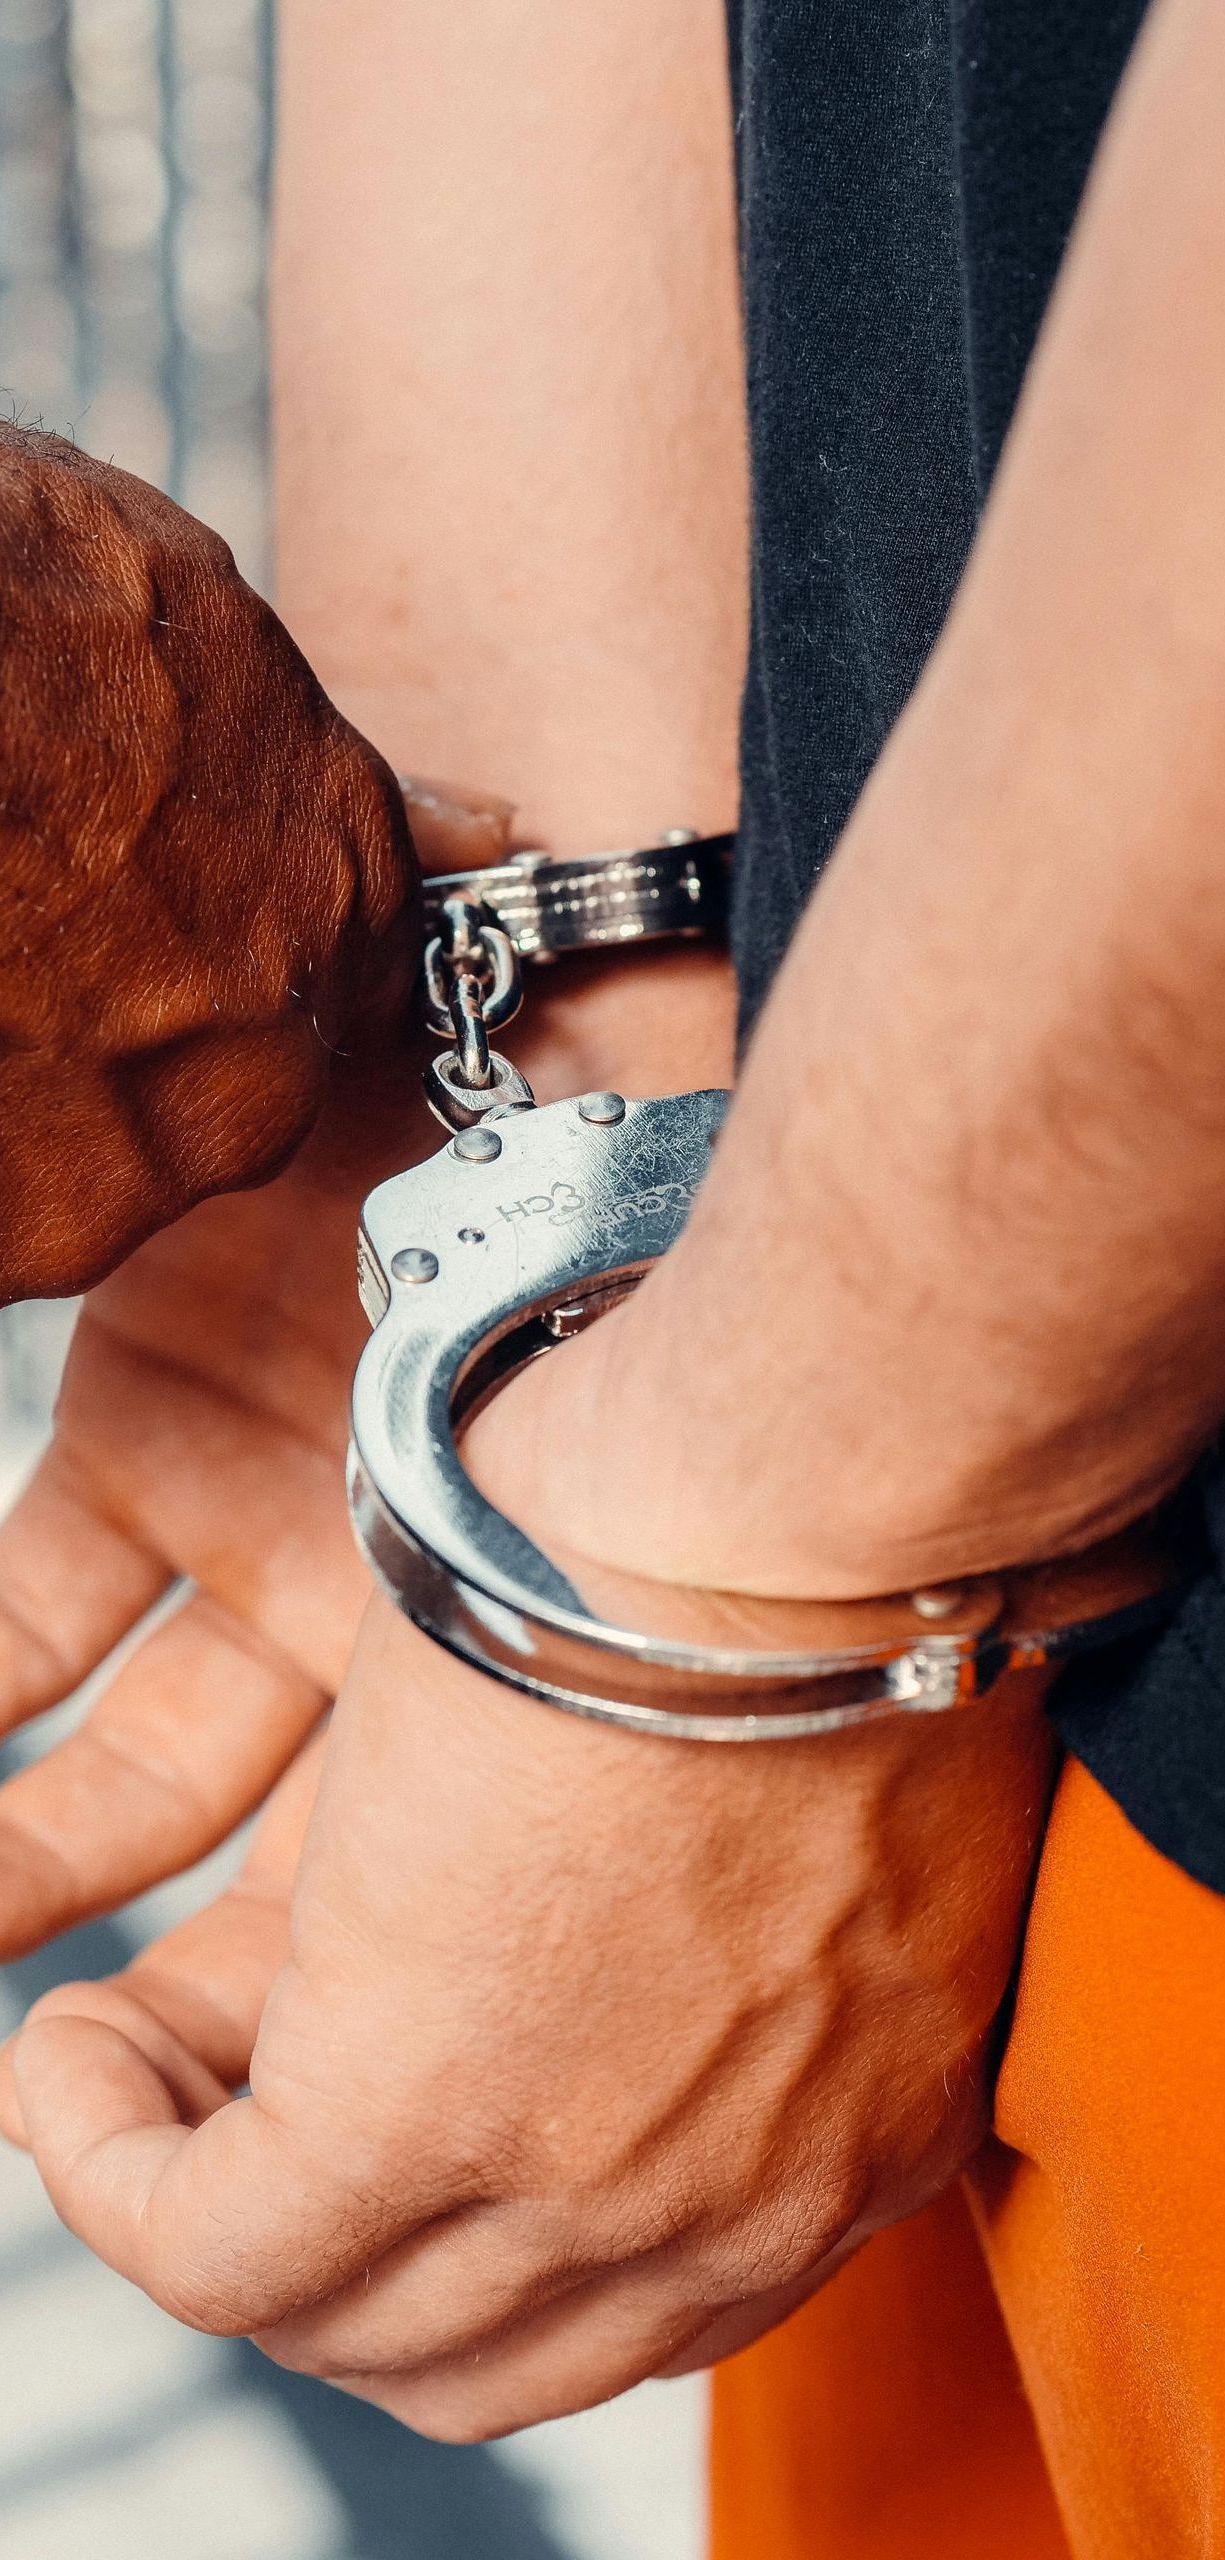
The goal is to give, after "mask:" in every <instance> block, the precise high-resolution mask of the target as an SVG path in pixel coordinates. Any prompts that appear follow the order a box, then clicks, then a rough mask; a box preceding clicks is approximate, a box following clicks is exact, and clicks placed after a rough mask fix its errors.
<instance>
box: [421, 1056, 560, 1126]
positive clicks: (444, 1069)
mask: <svg viewBox="0 0 1225 2560" xmlns="http://www.w3.org/2000/svg"><path fill="white" fill-rule="evenodd" d="M421 1081H422V1085H423V1087H424V1090H425V1098H426V1101H427V1102H428V1104H429V1107H430V1109H431V1111H432V1112H433V1114H434V1118H435V1119H436V1120H441V1122H442V1125H443V1127H444V1129H474V1128H478V1127H480V1126H481V1124H482V1123H483V1122H484V1121H486V1120H489V1119H492V1118H494V1117H495V1116H497V1117H500V1115H501V1114H502V1113H503V1112H506V1111H530V1110H531V1109H532V1106H533V1104H534V1102H535V1098H536V1097H535V1095H534V1094H533V1092H532V1088H531V1086H530V1084H529V1083H528V1080H527V1077H526V1076H521V1075H520V1073H519V1070H518V1068H517V1067H512V1065H511V1063H510V1060H509V1058H504V1057H503V1056H502V1053H501V1051H500V1049H491V1050H490V1052H489V1082H488V1084H487V1085H470V1084H468V1083H466V1082H465V1079H464V1073H463V1060H462V1059H461V1057H460V1056H459V1053H458V1051H457V1050H455V1049H443V1050H442V1051H441V1052H440V1054H439V1056H438V1057H436V1058H431V1059H430V1061H429V1064H428V1066H427V1067H426V1070H425V1074H424V1076H423V1077H422V1079H421Z"/></svg>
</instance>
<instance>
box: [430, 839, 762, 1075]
mask: <svg viewBox="0 0 1225 2560" xmlns="http://www.w3.org/2000/svg"><path fill="white" fill-rule="evenodd" d="M733 843H734V838H733V837H731V836H730V835H726V836H691V835H689V834H687V833H686V832H685V830H683V829H682V828H679V827H678V828H675V829H674V830H673V831H672V833H671V834H670V835H669V836H666V837H665V838H664V840H663V842H662V843H660V844H657V845H648V846H646V847H644V848H643V849H642V850H640V851H634V852H625V853H596V854H587V855H584V856H583V857H582V858H581V859H579V860H575V861H555V860H554V858H553V857H552V855H550V854H547V853H518V854H514V855H512V856H511V858H510V860H509V861H508V862H502V863H498V864H496V865H495V866H494V867H492V868H491V869H489V870H487V871H458V872H452V873H450V874H448V875H446V876H445V877H443V878H439V879H434V880H427V881H426V882H425V885H424V899H425V924H426V932H427V934H428V935H430V936H431V937H434V936H435V935H436V934H437V933H438V930H439V919H440V917H441V914H442V911H443V908H444V907H445V906H446V904H447V901H448V899H450V898H452V897H455V896H460V897H463V898H466V899H468V900H469V901H471V902H473V903H475V904H477V905H478V906H485V907H488V908H489V909H490V910H491V911H492V913H493V915H494V916H495V917H496V920H497V922H498V924H499V925H500V926H501V927H502V928H503V929H504V930H505V932H506V933H507V935H508V936H509V938H510V941H511V942H512V943H513V945H514V948H515V950H516V952H517V953H518V954H519V957H520V959H523V960H555V959H557V958H559V956H560V955H561V954H562V953H563V952H567V951H602V950H606V949H608V948H609V946H610V945H611V946H617V945H619V944H625V943H634V942H653V941H656V940H658V939H659V938H660V937H661V936H666V935H673V934H680V935H683V936H693V935H701V936H705V937H712V936H716V937H721V936H722V934H723V933H724V931H725V928H726V919H727V886H728V876H729V869H730V864H731V855H732V846H733ZM486 1019H487V1020H488V1019H489V1017H488V1014H487V1015H486ZM440 1027H441V1026H440ZM491 1028H494V1029H496V1028H497V1025H496V1023H495V1024H492V1025H491Z"/></svg>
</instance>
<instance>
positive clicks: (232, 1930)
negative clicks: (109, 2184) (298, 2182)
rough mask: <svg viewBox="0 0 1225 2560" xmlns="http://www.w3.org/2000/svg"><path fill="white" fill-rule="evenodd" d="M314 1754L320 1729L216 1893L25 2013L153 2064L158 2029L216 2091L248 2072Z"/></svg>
mask: <svg viewBox="0 0 1225 2560" xmlns="http://www.w3.org/2000/svg"><path fill="white" fill-rule="evenodd" d="M322 1755H323V1736H322V1735H320V1736H319V1737H318V1738H317V1739H316V1740H315V1741H314V1742H311V1743H308V1744H307V1746H306V1748H305V1750H303V1751H301V1752H299V1754H298V1757H297V1759H296V1760H295V1761H294V1762H293V1764H292V1766H291V1767H290V1768H289V1769H288V1770H287V1771H286V1774H285V1776H284V1777H283V1778H282V1780H281V1782H280V1785H279V1786H278V1787H277V1788H276V1789H275V1790H274V1792H273V1794H272V1796H271V1798H270V1799H269V1803H268V1808H267V1811H266V1812H265V1814H264V1816H263V1818H262V1820H261V1821H260V1823H259V1825H258V1827H257V1829H256V1833H255V1837H254V1839H253V1841H252V1843H251V1846H250V1848H249V1850H248V1852H247V1855H246V1857H245V1859H244V1861H243V1864H242V1867H241V1869H240V1871H239V1873H238V1875H237V1876H236V1877H235V1878H234V1881H233V1883H232V1884H230V1885H229V1886H228V1887H227V1888H226V1891H225V1892H224V1893H222V1894H220V1895H218V1896H217V1898H216V1899H215V1900H214V1901H213V1902H211V1903H209V1904H208V1905H207V1906H206V1908H205V1909H204V1910H203V1911H198V1912H193V1913H192V1915H191V1917H190V1918H189V1919H187V1920H184V1921H181V1922H180V1923H179V1925H178V1927H177V1928H175V1929H171V1930H168V1931H167V1932H166V1934H165V1936H164V1937H161V1938H158V1939H155V1940H154V1942H153V1944H152V1945H151V1946H148V1947H146V1948H145V1949H143V1951H142V1952H141V1954H140V1955H138V1956H137V1957H135V1958H134V1960H133V1962H132V1963H131V1964H130V1965H128V1966H126V1967H125V1969H124V1971H123V1972H122V1973H119V1974H112V1975H111V1976H110V1978H109V1979H108V1980H106V1981H103V1982H93V1983H89V1982H77V1983H65V1984H62V1985H60V1986H59V1987H58V1988H57V1989H56V1990H54V1991H50V1992H48V1993H47V1994H46V1996H45V1998H44V1999H42V2000H41V2001H39V2003H38V2005H37V2009H36V2010H33V2011H31V2018H34V2017H35V2016H37V2017H54V2016H61V2017H63V2016H69V2017H72V2016H78V2017H85V2018H94V2019H96V2020H98V2021H100V2022H101V2023H102V2024H103V2025H107V2026H111V2027H115V2028H117V2029H118V2030H119V2031H120V2032H121V2033H122V2034H124V2035H127V2036H128V2037H129V2038H130V2039H131V2041H132V2042H133V2043H134V2044H135V2045H136V2046H137V2047H138V2049H139V2050H140V2051H141V2052H143V2053H144V2055H145V2057H146V2059H147V2060H148V2061H150V2062H152V2063H153V2064H154V2066H155V2068H157V2067H159V2061H160V2057H161V2056H162V2055H163V2053H164V2052H165V2051H166V2048H165V2047H164V2046H163V2045H162V2044H161V2043H160V2042H159V2041H158V2038H159V2035H160V2033H161V2031H163V2030H164V2031H165V2032H166V2033H167V2034H168V2035H169V2036H171V2037H173V2038H175V2039H177V2041H178V2043H179V2045H180V2046H182V2047H184V2048H186V2050H187V2052H188V2053H189V2054H190V2055H192V2056H194V2058H195V2060H196V2061H197V2062H198V2063H199V2064H200V2065H201V2066H202V2067H203V2069H204V2071H205V2072H206V2073H209V2074H211V2075H212V2077H213V2079H214V2081H215V2082H216V2083H217V2084H218V2086H219V2087H220V2088H221V2090H222V2091H223V2092H225V2093H228V2092H229V2091H231V2090H233V2089H235V2088H237V2087H238V2086H239V2085H240V2084H241V2083H242V2082H243V2081H244V2080H245V2079H246V2077H247V2073H248V2071H249V2069H250V2064H251V2054H252V2050H253V2047H254V2044H255V2039H256V2036H257V2034H258V2032H259V2021H260V2016H261V2013H262V2010H263V2006H264V2002H265V2000H266V1999H267V1996H268V1991H269V1988H270V1986H271V1984H272V1983H273V1981H274V1980H275V1978H276V1976H277V1974H278V1972H279V1971H280V1969H281V1966H282V1965H283V1964H284V1962H285V1960H286V1957H287V1955H288V1953H289V1901H290V1894H291V1892H292V1889H293V1880H294V1875H295V1872H296V1868H297V1863H298V1856H299V1852H300V1850H301V1845H302V1840H303V1837H304V1835H305V1831H306V1825H307V1822H308V1820H309V1817H310V1809H311V1806H312V1804H313V1802H314V1797H315V1792H316V1788H317V1786H318V1781H319V1768H320V1763H321V1760H322ZM150 2031H152V2035H153V2041H149V2035H150ZM16 2041H17V2039H16V2037H15V2036H14V2037H10V2038H9V2039H8V2042H7V2043H6V2044H5V2045H4V2046H3V2047H0V2132H2V2133H4V2134H5V2135H6V2136H7V2138H8V2139H9V2141H10V2142H17V2143H21V2144H23V2145H24V2143H25V2140H26V2134H25V2125H24V2122H23V2120H22V2116H21V2112H20V2108H19V2106H18V2103H17V2095H16V2087H15V2082H14V2077H13V2052H14V2047H15V2045H16ZM201 2112H204V2110H202V2111H201Z"/></svg>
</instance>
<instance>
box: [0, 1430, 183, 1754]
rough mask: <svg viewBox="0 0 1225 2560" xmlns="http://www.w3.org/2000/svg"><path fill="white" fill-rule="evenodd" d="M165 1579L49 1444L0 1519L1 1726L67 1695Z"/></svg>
mask: <svg viewBox="0 0 1225 2560" xmlns="http://www.w3.org/2000/svg"><path fill="white" fill-rule="evenodd" d="M172 1580H173V1575H172V1573H171V1571H170V1568H169V1566H168V1565H167V1564H166V1563H165V1561H164V1559H163V1558H162V1557H160V1556H157V1555H155V1554H154V1553H153V1551H152V1549H151V1548H150V1547H147V1546H145V1545H143V1544H142V1543H141V1541H140V1540H139V1539H138V1538H136V1537H134V1536H133V1535H132V1533H131V1532H130V1530H128V1529H127V1528H125V1527H124V1526H123V1524H122V1523H121V1522H120V1521H118V1520H116V1519H114V1518H112V1517H110V1516H109V1515H108V1513H107V1512H106V1510H105V1509H104V1508H103V1506H102V1505H101V1504H100V1503H99V1501H98V1499H97V1497H96V1496H95V1494H94V1493H93V1491H92V1489H91V1487H90V1485H89V1483H88V1480H87V1479H86V1478H85V1477H84V1476H83V1475H82V1474H81V1472H80V1470H79V1469H78V1468H77V1467H76V1466H74V1465H73V1463H72V1462H71V1461H70V1460H69V1459H68V1458H67V1457H66V1456H65V1454H64V1452H63V1450H62V1449H61V1448H60V1447H59V1446H58V1445H57V1444H53V1445H52V1447H51V1448H50V1449H49V1450H48V1452H47V1455H46V1457H45V1458H44V1459H43V1460H42V1461H41V1463H40V1465H39V1466H38V1467H37V1468H36V1470H35V1472H34V1475H33V1476H32V1478H31V1480H30V1483H29V1484H28V1486H27V1487H26V1490H25V1492H24V1493H23V1494H22V1495H21V1497H20V1499H19V1501H18V1502H17V1503H16V1504H15V1505H14V1508H13V1510H12V1511H11V1512H10V1513H9V1515H8V1518H7V1519H6V1520H4V1521H2V1522H0V1733H11V1732H12V1731H13V1729H14V1728H15V1727H16V1726H17V1725H20V1724H24V1723H25V1722H26V1720H27V1718H28V1717H30V1716H34V1715H39V1714H41V1712H42V1710H43V1709H44V1708H46V1707H50V1706H54V1705H55V1704H56V1702H57V1700H59V1699H61V1698H66V1697H69V1696H70V1695H71V1693H72V1691H73V1690H74V1689H77V1688H79V1687H80V1685H81V1683H82V1681H83V1680H85V1679H86V1678H87V1677H88V1675H89V1673H90V1672H91V1671H94V1670H96V1669H97V1667H98V1665H99V1663H101V1662H104V1661H105V1659H106V1656H107V1655H108V1653H111V1652H112V1651H113V1650H114V1647H115V1646H116V1645H117V1644H118V1643H119V1642H120V1641H121V1639H122V1638H123V1637H124V1636H126V1635H127V1634H129V1633H130V1631H131V1629H132V1628H133V1627H135V1626H137V1625H139V1622H140V1620H141V1619H142V1618H143V1617H144V1615H145V1613H146V1611H147V1610H149V1609H151V1608H152V1607H153V1605H154V1602H155V1601H157V1600H159V1599H160V1598H161V1596H162V1593H163V1592H164V1591H166V1590H168V1588H169V1586H170V1583H171V1581H172Z"/></svg>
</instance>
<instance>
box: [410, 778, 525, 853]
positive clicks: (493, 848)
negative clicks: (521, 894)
mask: <svg viewBox="0 0 1225 2560" xmlns="http://www.w3.org/2000/svg"><path fill="white" fill-rule="evenodd" d="M400 788H401V790H402V791H403V794H404V806H405V808H406V810H407V811H408V823H409V826H410V828H411V830H412V838H413V844H414V846H415V848H416V854H417V860H418V862H419V863H420V865H421V868H422V870H423V871H426V872H437V871H480V870H483V869H484V868H485V867H486V865H487V864H490V863H495V862H501V861H502V860H503V859H504V857H505V855H506V851H507V848H508V846H509V843H510V836H511V824H512V821H513V818H514V814H515V812H514V804H513V802H512V801H509V800H498V799H495V798H494V797H493V795H492V793H485V792H476V791H464V790H460V789H458V788H457V787H456V785H455V784H453V783H449V782H429V781H426V779H425V778H424V776H423V775H421V774H402V775H401V777H400Z"/></svg>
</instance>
